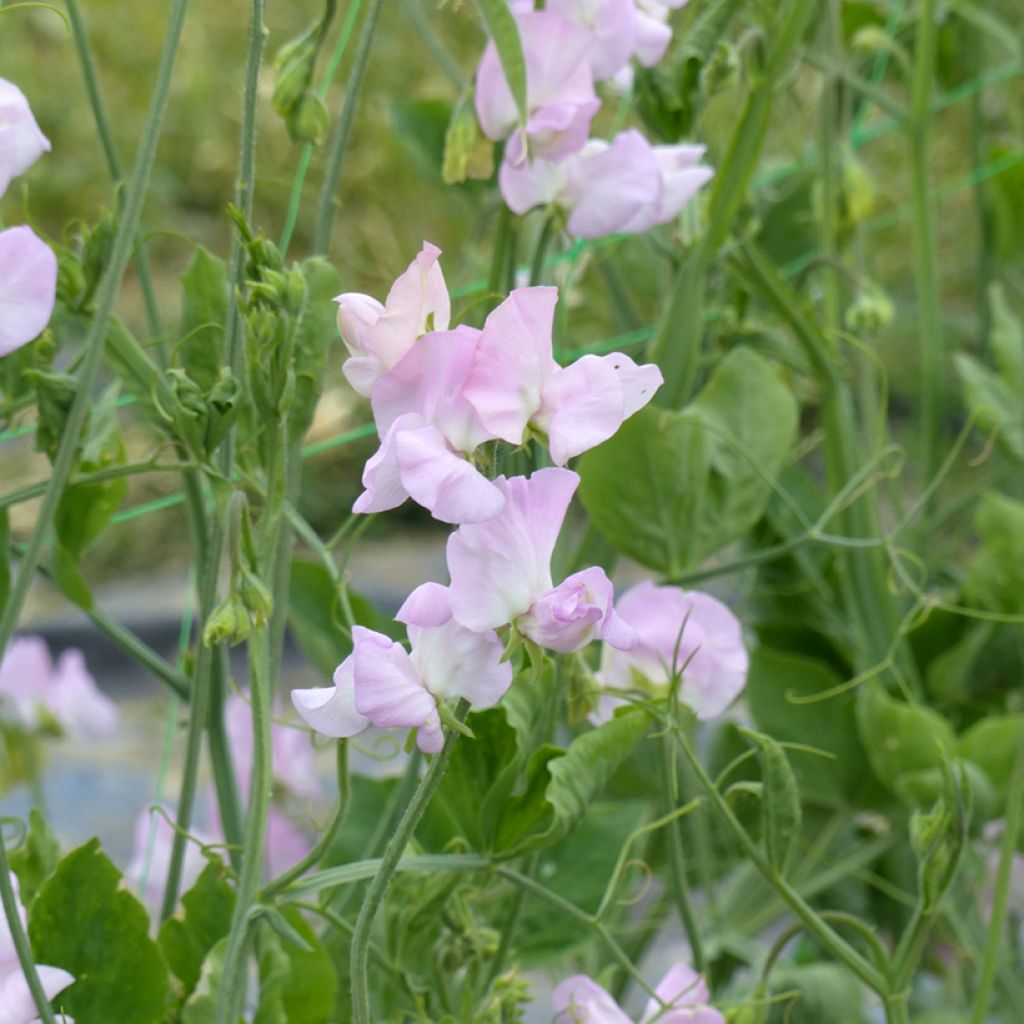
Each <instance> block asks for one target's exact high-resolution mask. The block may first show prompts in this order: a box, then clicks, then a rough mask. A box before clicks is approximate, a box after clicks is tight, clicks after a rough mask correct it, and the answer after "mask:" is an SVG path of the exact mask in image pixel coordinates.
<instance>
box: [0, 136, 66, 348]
mask: <svg viewBox="0 0 1024 1024" xmlns="http://www.w3.org/2000/svg"><path fill="white" fill-rule="evenodd" d="M0 130H2V128H0ZM0 147H2V140H0ZM56 296H57V257H56V256H54V254H53V250H51V249H50V247H49V246H48V245H46V243H45V242H43V241H42V240H41V239H40V238H39V237H38V236H37V235H36V233H35V232H34V231H33V230H32V229H31V228H27V227H15V228H8V229H7V230H6V231H0V357H3V356H5V355H7V354H8V353H10V352H13V351H14V350H15V349H16V348H21V346H22V345H26V344H28V342H30V341H32V339H33V338H35V337H37V336H38V335H39V334H40V332H41V331H42V330H43V328H44V327H45V326H46V325H47V324H48V323H49V322H50V316H51V314H52V313H53V306H54V302H55V301H56Z"/></svg>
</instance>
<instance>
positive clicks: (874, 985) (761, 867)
mask: <svg viewBox="0 0 1024 1024" xmlns="http://www.w3.org/2000/svg"><path fill="white" fill-rule="evenodd" d="M675 735H676V740H677V742H678V743H679V746H680V748H681V749H682V751H683V754H684V755H685V756H686V759H687V761H689V763H690V765H691V767H692V768H693V771H694V773H695V774H696V776H697V778H698V779H699V780H700V783H701V785H702V786H703V787H704V789H705V791H706V792H707V794H708V796H709V797H710V798H711V803H712V804H713V805H714V807H715V809H716V810H717V811H718V813H719V816H720V817H721V818H722V820H723V821H724V822H725V824H726V825H727V826H728V828H729V830H730V831H731V832H732V834H733V835H734V836H735V838H736V841H737V842H738V843H739V845H740V848H741V849H742V850H743V852H744V854H745V855H746V857H747V858H748V860H750V861H751V863H752V864H753V865H754V867H755V868H757V870H758V872H759V873H760V874H761V875H762V877H763V878H764V880H765V881H766V882H767V883H768V884H769V885H770V886H771V887H772V888H773V889H774V890H775V891H776V892H777V893H778V895H779V897H780V899H781V900H782V901H783V902H784V903H785V904H786V905H787V906H788V907H789V908H790V910H792V911H793V913H794V914H796V916H797V917H798V918H799V919H800V920H801V921H802V922H803V923H804V925H805V926H806V928H807V930H808V931H809V932H810V933H811V934H812V935H813V936H814V937H815V938H816V939H817V940H818V941H819V942H820V943H821V944H822V945H823V946H824V947H825V948H826V949H827V950H828V951H829V952H830V953H831V954H832V955H833V956H834V957H835V958H836V959H837V960H840V961H841V962H842V963H844V964H845V965H846V966H847V967H848V968H849V969H850V970H851V971H852V972H853V973H854V974H855V975H856V976H857V977H858V978H860V980H861V981H862V982H864V984H865V985H867V986H868V987H869V988H871V989H872V990H873V991H875V992H877V993H878V994H879V995H880V996H882V997H883V999H884V998H886V997H887V996H888V995H889V986H888V984H887V982H886V979H885V977H884V976H883V975H882V974H881V972H880V971H878V970H877V969H876V968H875V967H874V966H872V965H871V964H870V963H868V961H867V960H865V959H864V957H863V956H861V954H860V953H858V952H857V950H855V949H854V948H853V947H852V946H851V945H850V944H849V943H848V942H846V941H845V940H844V939H843V938H842V937H841V936H840V935H837V934H836V932H835V931H833V929H832V928H830V927H829V925H828V924H827V923H826V922H825V921H823V920H822V918H821V916H820V915H819V914H817V913H815V911H814V910H813V909H812V908H811V907H810V906H809V905H808V904H807V903H806V901H805V900H804V899H803V897H802V896H801V895H800V894H799V893H798V892H796V890H794V889H793V888H792V887H791V886H790V885H789V883H788V882H786V880H785V879H784V878H782V877H780V876H779V875H778V873H777V872H776V871H775V869H774V868H773V867H772V866H771V864H769V862H768V860H767V859H766V858H765V856H764V855H763V854H762V853H761V851H760V850H759V849H758V847H757V845H756V844H755V843H754V841H753V840H752V839H751V838H750V836H749V835H748V834H747V830H746V829H745V828H744V827H743V826H742V825H741V824H740V821H739V819H738V818H737V817H736V815H735V814H734V813H733V810H732V808H731V807H730V806H729V804H728V803H727V802H726V800H725V798H724V797H723V796H722V794H721V793H719V791H718V790H717V789H716V788H715V784H714V782H713V781H712V780H711V778H710V777H709V776H708V774H707V772H706V771H705V770H704V766H703V765H702V764H701V762H700V758H699V757H698V756H697V753H696V751H695V750H694V749H693V747H692V745H691V744H690V741H689V739H688V738H687V736H686V734H685V733H684V732H683V730H681V729H676V730H675Z"/></svg>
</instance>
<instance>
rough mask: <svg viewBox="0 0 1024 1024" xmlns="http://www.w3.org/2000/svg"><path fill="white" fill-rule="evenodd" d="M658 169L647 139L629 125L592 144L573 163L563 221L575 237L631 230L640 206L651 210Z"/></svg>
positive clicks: (659, 179) (658, 185)
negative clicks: (602, 142)
mask: <svg viewBox="0 0 1024 1024" xmlns="http://www.w3.org/2000/svg"><path fill="white" fill-rule="evenodd" d="M662 188H663V185H662V173H661V169H660V167H659V166H658V161H657V160H656V158H655V154H654V149H653V147H652V146H651V144H650V143H649V142H648V141H647V140H646V139H645V138H644V137H643V135H641V134H640V132H638V131H636V130H635V129H630V130H629V131H625V132H620V133H619V134H618V135H616V136H615V138H614V139H613V140H612V141H611V143H610V144H607V145H605V146H601V147H598V146H592V147H591V148H590V151H589V152H588V153H586V155H585V156H584V157H583V158H581V159H580V160H579V161H578V162H577V163H576V164H575V165H574V167H573V171H572V175H571V182H570V184H569V186H568V205H569V207H570V209H571V213H570V214H569V220H568V223H567V225H566V229H567V230H568V232H569V234H570V235H575V236H576V237H578V238H602V237H604V236H605V235H611V234H615V233H617V232H625V231H633V230H636V229H635V228H634V227H633V225H634V224H635V223H639V219H640V218H641V217H643V216H644V214H645V211H656V210H657V209H658V206H659V202H660V199H661V194H662Z"/></svg>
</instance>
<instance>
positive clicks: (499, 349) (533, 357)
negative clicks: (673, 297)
mask: <svg viewBox="0 0 1024 1024" xmlns="http://www.w3.org/2000/svg"><path fill="white" fill-rule="evenodd" d="M557 301H558V290H557V289H556V288H548V287H540V288H518V289H516V290H515V291H513V292H512V293H511V294H510V295H509V297H508V298H507V299H506V300H505V301H504V302H503V303H502V304H501V305H500V306H498V308H497V309H495V310H494V311H493V312H492V313H491V315H490V316H489V317H488V318H487V322H486V323H485V324H484V329H483V332H482V334H481V336H480V338H479V340H478V341H477V345H476V353H475V356H474V360H473V366H472V369H471V371H470V373H469V376H468V378H467V381H466V384H465V387H464V389H463V394H464V395H465V397H466V398H467V399H468V401H469V403H470V404H471V405H472V406H473V408H474V409H475V410H476V412H477V414H478V416H479V417H480V422H481V423H482V424H483V426H484V427H485V428H486V429H487V430H488V431H490V432H491V434H492V435H493V436H495V437H500V438H501V439H502V440H504V441H508V442H509V443H510V444H516V445H518V444H522V443H523V441H524V440H525V439H526V433H527V428H532V429H533V430H534V431H535V432H537V433H539V434H541V435H543V436H544V437H545V438H546V440H547V444H548V450H549V451H550V453H551V458H552V461H554V462H555V464H556V465H559V466H562V465H564V464H565V463H566V462H567V461H568V460H569V459H570V458H572V457H573V456H575V455H579V454H580V453H581V452H584V451H587V450H588V449H589V448H593V447H594V446H595V445H598V444H600V443H601V442H602V441H606V440H607V439H608V438H609V437H611V436H612V435H613V434H614V433H615V432H616V431H617V430H618V429H619V427H620V426H621V425H622V422H623V421H624V420H626V419H628V418H629V417H630V416H632V415H633V413H635V412H636V411H637V410H639V409H641V408H643V406H644V405H646V404H647V403H648V402H649V401H650V400H651V397H652V396H653V395H654V393H655V391H657V389H658V388H659V387H660V386H661V383H662V376H661V371H660V370H659V369H658V367H657V366H653V365H648V366H637V364H636V363H635V362H633V360H632V359H630V358H629V356H627V355H623V354H622V353H621V352H613V353H611V354H610V355H606V356H595V355H587V356H583V357H582V358H580V359H578V360H576V362H575V363H572V364H571V365H569V366H566V367H560V366H559V365H558V363H556V362H555V358H554V355H553V352H552V327H553V324H554V315H555V303H556V302H557Z"/></svg>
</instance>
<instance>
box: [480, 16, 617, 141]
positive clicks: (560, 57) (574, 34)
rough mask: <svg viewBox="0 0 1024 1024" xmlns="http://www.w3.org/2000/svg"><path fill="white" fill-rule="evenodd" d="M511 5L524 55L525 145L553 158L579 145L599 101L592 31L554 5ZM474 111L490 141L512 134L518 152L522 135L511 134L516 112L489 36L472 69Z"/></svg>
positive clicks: (585, 135)
mask: <svg viewBox="0 0 1024 1024" xmlns="http://www.w3.org/2000/svg"><path fill="white" fill-rule="evenodd" d="M513 10H514V13H515V19H516V23H517V24H518V26H519V36H520V39H521V40H522V44H523V55H524V57H525V59H526V91H527V120H526V136H527V139H528V140H529V150H530V151H531V152H532V153H536V154H537V155H538V156H544V157H546V158H548V159H551V160H557V159H560V158H561V157H565V156H568V155H569V154H570V153H574V152H575V151H576V150H577V149H579V148H580V147H581V146H582V145H583V143H584V142H585V141H586V138H587V134H588V133H589V131H590V122H591V120H593V117H594V114H596V113H597V110H598V107H600V105H601V103H600V100H598V98H597V95H596V94H595V92H594V73H593V71H592V69H591V65H590V53H591V50H592V48H593V45H594V43H593V36H592V35H591V33H590V32H588V31H587V30H586V29H583V28H580V26H579V25H575V24H573V22H571V21H569V20H568V19H567V18H564V17H562V16H561V15H560V14H558V13H556V12H554V11H550V10H543V11H534V10H525V11H524V10H521V9H519V10H517V9H515V8H513ZM476 113H477V118H478V119H479V121H480V127H481V128H482V130H483V133H484V135H486V136H487V137H488V138H489V139H493V140H494V141H496V142H497V141H500V140H502V139H507V138H509V136H510V135H512V136H513V137H512V138H511V139H509V143H508V146H507V151H508V153H509V155H510V158H511V159H513V160H519V159H521V158H522V157H523V156H524V140H523V139H522V138H521V137H520V133H518V132H517V133H516V134H515V135H513V132H514V131H515V128H516V126H517V125H518V123H519V112H518V110H517V109H516V103H515V100H514V99H513V97H512V91H511V89H509V86H508V81H507V79H506V78H505V72H504V70H503V69H502V67H501V61H500V59H499V58H498V51H497V48H496V47H495V45H494V43H493V42H489V43H488V44H487V49H485V50H484V55H483V57H482V58H481V60H480V66H479V68H478V69H477V73H476Z"/></svg>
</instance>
